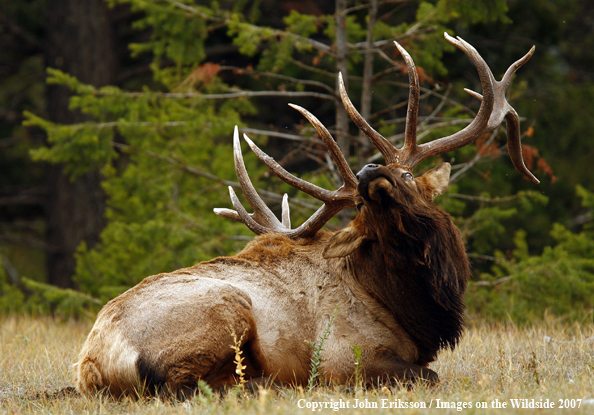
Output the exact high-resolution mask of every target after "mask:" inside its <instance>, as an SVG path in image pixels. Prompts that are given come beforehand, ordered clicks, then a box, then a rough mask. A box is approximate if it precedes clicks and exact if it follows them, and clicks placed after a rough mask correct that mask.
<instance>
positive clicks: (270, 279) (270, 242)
mask: <svg viewBox="0 0 594 415" xmlns="http://www.w3.org/2000/svg"><path fill="white" fill-rule="evenodd" d="M444 35H445V37H446V39H447V40H448V41H449V42H450V43H452V44H453V45H455V46H456V47H458V48H459V49H461V50H462V51H463V52H464V53H465V54H466V55H468V57H469V58H470V59H471V60H472V62H473V63H474V65H475V66H476V68H477V71H478V75H479V78H480V82H481V85H482V89H483V94H482V95H480V94H478V93H476V92H473V91H468V92H469V93H470V94H471V95H473V96H475V97H477V98H479V99H480V100H481V104H480V109H479V111H478V113H477V115H476V117H475V118H474V119H473V121H472V122H471V123H470V124H469V125H468V126H467V127H466V128H464V129H463V130H461V131H459V132H457V133H455V134H453V135H451V136H448V137H443V138H440V139H437V140H434V141H432V142H429V143H424V144H418V143H417V138H416V126H417V112H418V106H419V80H418V75H417V70H416V68H415V65H414V63H413V61H412V59H411V57H410V56H409V55H408V53H407V52H406V51H405V50H404V49H403V48H402V47H401V46H400V45H399V44H397V43H396V47H397V48H398V50H399V51H400V53H401V54H402V56H403V57H404V60H405V63H406V66H407V68H408V76H409V83H410V90H409V102H408V111H407V116H406V131H405V140H404V144H403V146H402V148H400V149H396V148H395V147H394V146H393V145H392V144H391V143H390V142H389V141H388V140H387V139H385V138H384V137H382V136H381V135H380V134H379V133H378V132H376V131H375V130H374V129H372V128H371V127H370V126H369V124H368V123H367V122H366V121H365V120H364V119H363V117H362V116H361V115H360V114H359V113H358V112H357V110H356V109H355V107H354V106H353V104H352V103H351V101H350V99H349V98H348V96H347V93H346V91H345V88H344V84H343V82H342V78H341V77H340V76H339V87H340V96H341V99H342V101H343V103H344V105H345V107H346V109H347V110H348V113H349V114H350V116H351V118H352V120H353V121H354V123H355V124H356V125H357V127H358V128H359V129H360V130H361V131H363V132H364V133H365V135H366V136H367V137H368V138H369V140H370V141H371V142H372V143H373V144H374V145H375V147H377V149H378V150H379V151H380V152H381V154H382V155H383V157H384V159H385V161H386V165H385V166H382V165H376V164H368V165H367V166H365V167H364V168H363V169H362V170H361V171H360V172H359V173H358V174H356V175H355V174H353V172H352V171H351V169H350V168H349V166H348V164H347V161H346V160H345V158H344V156H343V155H342V154H341V152H340V150H339V148H338V146H337V144H336V143H335V141H334V139H333V138H332V136H331V135H330V133H329V132H328V130H327V129H326V128H325V127H324V126H323V125H322V124H321V123H320V121H319V120H318V119H317V118H316V117H315V116H314V115H312V114H311V113H310V112H308V111H307V110H305V109H303V108H301V107H298V106H297V105H291V106H292V107H293V108H295V109H296V110H297V111H299V112H301V114H303V116H304V117H305V118H307V119H308V120H309V122H310V123H311V124H312V125H313V126H314V127H315V129H316V130H317V132H318V134H319V135H320V137H321V138H322V140H323V141H324V143H325V145H326V147H327V148H328V151H329V152H330V155H331V156H332V158H333V160H334V162H335V164H336V166H337V168H338V170H339V172H340V174H341V176H342V179H343V180H344V184H343V185H342V186H341V187H340V188H339V189H337V190H335V191H328V190H325V189H322V188H319V187H317V186H315V185H313V184H311V183H308V182H306V181H304V180H302V179H299V178H297V177H295V176H293V175H291V174H290V173H288V172H287V171H286V170H284V169H283V168H282V167H281V166H280V165H279V164H278V163H277V162H276V161H274V160H273V159H272V158H270V157H269V156H267V155H266V154H265V153H263V152H262V151H261V150H260V149H259V148H258V147H257V146H256V145H255V144H254V143H253V142H252V141H251V140H250V139H249V138H247V136H244V137H245V140H246V141H247V143H248V145H249V146H250V147H251V149H252V150H253V151H254V152H255V153H256V155H257V156H258V157H259V158H260V159H261V160H262V161H263V162H264V163H265V164H266V165H267V166H268V167H269V168H270V169H271V170H272V172H274V173H275V174H276V175H277V176H279V177H280V178H281V179H282V180H284V181H285V182H287V183H289V184H290V185H291V186H294V187H295V188H297V189H299V190H301V191H303V192H305V193H307V194H309V195H311V196H313V197H315V198H317V199H319V200H320V201H323V202H324V203H323V206H322V207H321V208H320V209H319V210H318V211H316V212H315V213H314V214H313V215H312V216H311V217H310V218H309V219H308V220H307V221H305V222H304V223H303V224H302V225H301V226H299V227H297V228H295V229H292V228H291V226H290V220H289V208H288V203H287V199H286V197H285V198H284V202H283V211H282V220H278V219H277V218H276V217H275V215H274V214H273V213H272V211H271V210H270V209H269V208H268V207H267V206H266V205H265V203H264V202H263V201H262V199H260V197H259V196H258V194H257V193H256V190H255V189H254V187H253V185H252V184H251V182H250V179H249V178H248V175H247V172H246V168H245V166H244V163H243V157H242V154H241V149H240V142H239V134H238V131H237V128H236V129H235V134H234V138H233V144H234V159H235V166H236V171H237V175H238V178H239V181H240V183H241V187H242V190H243V192H244V194H245V196H246V198H247V200H248V201H249V204H250V205H251V206H252V208H253V209H254V213H253V214H249V213H248V212H247V211H246V210H245V209H244V207H243V206H242V205H241V204H240V202H239V200H238V199H237V196H236V195H235V192H234V191H233V189H232V188H229V191H230V195H231V200H232V203H233V206H234V207H235V210H229V209H215V213H217V214H218V215H220V216H223V217H226V218H230V219H234V220H237V221H240V222H243V223H245V225H247V226H248V227H249V229H251V230H252V231H253V232H255V233H256V234H257V235H259V236H258V237H257V238H255V239H254V240H253V241H252V242H250V243H249V244H248V245H247V246H246V247H245V248H244V249H243V250H242V251H241V252H240V253H239V254H237V255H234V256H230V257H219V258H215V259H213V260H210V261H207V262H202V263H199V264H197V265H195V266H192V267H189V268H183V269H180V270H177V271H174V272H170V273H164V274H159V275H154V276H151V277H147V278H146V279H144V280H143V281H142V282H140V283H139V284H138V285H136V286H135V287H133V288H131V289H130V290H128V291H126V292H125V293H123V294H121V295H120V296H118V297H117V298H115V299H113V300H111V301H110V302H108V303H107V304H106V305H105V306H104V307H103V309H102V310H101V312H100V313H99V315H98V317H97V321H96V322H95V325H94V327H93V329H92V330H91V332H90V334H89V336H88V338H87V340H86V342H85V344H84V346H83V349H82V351H81V353H80V356H79V361H78V363H76V364H75V365H74V371H75V382H76V387H77V388H78V390H79V391H81V392H83V393H88V394H92V393H95V392H97V391H103V392H106V393H109V394H111V395H113V396H116V397H117V396H121V395H135V394H139V393H140V394H143V393H146V394H158V395H169V396H170V395H173V396H178V397H183V396H187V395H188V394H191V393H192V392H193V391H195V389H196V387H197V383H198V381H199V380H203V381H205V382H207V383H208V384H209V385H211V386H212V387H222V386H225V385H230V384H234V383H235V364H234V362H233V359H234V350H233V349H232V348H231V347H230V346H231V345H233V344H234V340H233V336H234V334H237V337H239V336H240V335H242V334H243V336H242V337H241V342H240V347H241V349H242V350H243V352H244V354H243V356H245V360H244V365H245V366H246V369H244V376H245V378H246V379H256V378H271V379H274V380H276V381H277V382H281V383H284V384H293V385H299V384H304V383H306V382H307V380H308V372H309V366H310V358H311V356H312V350H311V347H310V345H308V343H310V344H312V343H314V342H316V341H317V340H318V339H319V338H320V337H321V336H322V334H323V333H324V331H325V330H327V327H328V322H329V318H330V316H331V315H335V318H334V320H333V322H332V325H331V326H330V330H329V333H328V337H327V339H326V340H325V343H324V348H323V364H322V368H321V376H322V377H323V378H324V379H325V380H326V381H329V382H337V383H340V384H347V383H349V381H351V379H352V378H353V374H354V372H355V363H356V362H355V357H354V355H353V352H352V348H353V346H357V347H359V348H360V350H361V351H362V358H361V360H360V362H358V363H359V364H360V365H361V366H360V367H361V368H362V374H363V375H364V377H365V379H366V381H367V382H369V383H377V382H383V381H389V380H391V379H394V378H396V379H397V380H399V381H403V382H408V381H414V380H416V379H426V380H428V381H430V382H435V381H437V380H438V376H437V374H436V373H435V372H434V371H432V370H431V369H429V368H428V367H427V366H428V364H429V363H430V362H432V361H433V360H435V358H436V356H437V353H438V352H439V351H440V349H443V348H453V347H454V346H455V345H456V344H457V342H458V340H459V339H460V337H461V335H462V332H463V326H464V322H463V319H464V318H463V315H464V301H463V297H464V292H465V289H466V283H467V279H468V276H469V266H468V260H467V257H466V253H465V250H464V244H463V242H462V239H461V237H460V232H459V230H458V229H457V228H456V227H455V226H454V224H453V223H452V220H451V218H450V216H449V215H448V214H447V213H446V212H444V211H443V210H441V209H439V208H438V207H436V206H435V205H434V204H433V199H434V198H435V197H436V196H438V195H440V194H441V193H443V192H444V191H445V190H446V188H447V187H448V182H449V175H450V165H449V164H448V163H442V164H440V165H439V166H437V167H435V168H433V169H431V170H429V171H427V172H425V173H424V174H422V175H420V176H419V177H416V178H415V177H413V174H412V171H413V169H414V167H415V166H416V165H417V164H418V163H419V162H421V161H422V160H424V159H426V158H428V157H432V156H436V155H439V154H441V153H445V152H448V151H452V150H455V149H458V148H461V147H463V146H465V145H467V144H469V143H471V142H473V141H474V140H476V139H477V138H478V137H479V136H481V135H483V134H485V133H486V132H489V131H492V130H494V129H495V128H497V127H498V126H499V125H500V124H501V122H502V121H503V119H504V118H505V120H506V123H507V135H508V149H509V154H510V157H511V160H512V162H513V164H514V166H515V167H516V169H517V170H518V171H519V172H521V173H522V174H523V175H525V176H526V177H527V178H529V179H530V180H532V181H534V182H536V183H538V180H537V179H536V178H535V177H534V176H533V175H532V173H531V172H530V171H529V170H528V169H527V167H526V166H525V164H524V161H523V159H522V151H521V143H520V129H519V118H518V115H517V113H516V112H515V110H514V109H513V108H512V107H511V106H510V105H509V103H508V102H507V100H506V97H505V95H506V91H507V89H508V87H509V85H510V82H511V78H512V76H513V74H514V73H515V72H516V70H517V69H518V68H519V67H521V66H522V65H523V64H524V63H525V62H526V61H527V60H528V59H529V58H530V56H531V55H532V53H533V52H534V47H533V48H532V49H531V50H530V51H529V52H528V53H527V54H526V55H525V56H524V57H523V58H522V59H520V60H518V61H517V62H515V63H514V64H513V65H511V66H510V67H509V69H508V70H507V72H506V73H505V75H504V77H503V79H502V80H501V81H496V80H495V78H494V77H493V74H492V73H491V70H490V69H489V67H488V66H487V64H486V63H485V61H484V60H483V59H482V57H481V56H480V55H479V54H478V52H477V51H476V50H475V49H474V48H473V47H472V46H471V45H470V44H468V43H467V42H465V41H464V40H462V39H460V38H453V37H450V36H449V35H447V34H444ZM347 207H356V209H357V210H358V215H357V217H356V218H355V219H354V220H353V221H352V222H351V223H349V224H348V225H347V226H346V227H345V228H343V229H342V230H339V231H338V232H335V233H333V232H329V231H325V230H321V228H322V227H323V226H324V224H325V223H326V222H327V221H328V220H329V219H330V218H331V217H332V216H334V215H335V214H336V213H337V212H339V211H340V210H341V209H345V208H347ZM335 310H337V311H336V314H334V312H335Z"/></svg>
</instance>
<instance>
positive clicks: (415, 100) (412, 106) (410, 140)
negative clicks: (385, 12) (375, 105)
mask: <svg viewBox="0 0 594 415" xmlns="http://www.w3.org/2000/svg"><path fill="white" fill-rule="evenodd" d="M394 45H396V48H397V49H398V51H399V52H400V54H401V55H402V57H403V58H404V62H405V63H406V69H407V70H408V84H409V87H408V109H407V111H406V127H405V131H404V145H403V146H402V149H401V151H402V152H403V154H412V153H414V152H415V151H416V149H417V115H418V114H419V74H418V73H417V68H416V66H415V63H414V61H413V60H412V58H411V57H410V55H409V54H408V52H407V51H406V49H404V48H403V47H402V46H400V44H399V43H398V42H396V41H394Z"/></svg>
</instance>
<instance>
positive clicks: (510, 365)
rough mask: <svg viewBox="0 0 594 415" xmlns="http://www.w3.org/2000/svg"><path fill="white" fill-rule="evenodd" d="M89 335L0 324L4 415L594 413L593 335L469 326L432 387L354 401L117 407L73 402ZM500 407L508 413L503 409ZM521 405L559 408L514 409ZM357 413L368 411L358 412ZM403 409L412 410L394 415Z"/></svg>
mask: <svg viewBox="0 0 594 415" xmlns="http://www.w3.org/2000/svg"><path fill="white" fill-rule="evenodd" d="M90 327H91V323H90V322H60V321H56V320H53V319H49V318H25V317H2V318H1V320H0V414H103V413H109V414H112V413H113V414H202V413H217V414H218V413H222V414H237V413H240V414H294V413H303V414H305V413H311V412H312V411H314V410H315V411H316V412H318V411H317V405H323V406H324V408H322V409H321V411H320V412H323V413H334V412H335V411H336V412H338V413H344V414H360V413H373V414H388V413H399V414H413V413H414V414H417V413H418V414H431V413H439V414H450V413H451V414H454V413H467V414H471V413H481V414H483V413H485V414H489V413H493V414H495V413H497V414H507V413H522V414H525V413H531V414H532V413H534V414H541V413H547V414H554V413H564V414H565V413H568V414H569V413H571V414H573V413H580V414H591V413H594V327H592V326H580V325H579V324H572V325H560V324H558V323H557V324H552V323H551V324H546V323H541V324H538V325H536V326H534V327H530V328H519V327H516V326H514V325H513V324H505V325H489V324H485V323H473V324H471V325H470V327H469V329H468V331H467V333H466V335H465V336H464V339H463V340H462V342H461V344H460V345H459V347H457V348H456V350H455V351H453V352H450V351H446V352H442V353H441V355H440V356H439V358H438V360H437V361H436V362H434V363H433V364H432V365H431V367H432V368H433V369H434V370H436V371H437V372H438V373H439V374H440V377H441V383H440V384H439V385H437V386H435V387H425V386H422V385H421V386H417V387H415V388H413V389H411V390H407V389H402V388H390V389H388V388H383V389H380V390H367V391H362V390H357V389H355V390H353V391H348V392H345V391H344V390H341V389H340V388H319V389H317V390H314V391H311V392H307V391H303V390H301V389H295V388H286V389H283V390H280V391H276V392H273V391H267V390H265V391H262V392H260V393H259V394H258V395H249V396H248V395H242V394H238V393H235V394H233V393H230V394H228V395H227V396H225V397H222V398H219V397H213V396H207V395H204V394H202V395H198V396H196V397H195V398H194V399H193V400H190V401H186V402H183V403H180V402H163V401H160V400H157V399H149V400H141V401H130V400H125V401H120V402H118V401H114V400H111V399H108V398H105V397H103V398H100V397H95V398H86V397H81V396H79V395H78V394H76V392H74V390H73V388H72V382H71V374H70V372H69V370H70V364H71V363H73V362H74V361H75V359H76V355H77V353H78V350H79V349H80V347H81V345H82V343H83V341H84V339H85V336H86V335H87V333H88V331H89V329H90ZM495 400H497V401H498V402H499V403H500V404H506V405H507V407H506V408H503V407H500V408H497V407H496V406H497V405H496V404H495V402H494V401H495ZM516 402H517V403H524V404H525V405H526V406H530V405H531V404H545V405H546V404H547V403H548V404H553V405H554V408H528V409H513V408H512V403H516ZM357 404H366V405H367V406H368V407H371V408H358V407H357V408H354V406H356V405H357ZM333 405H334V406H340V405H342V408H340V407H333ZM347 405H348V407H347ZM390 405H392V406H393V407H392V408H390ZM398 405H399V406H401V407H402V406H406V405H408V406H409V408H397V407H394V406H398ZM560 405H561V406H564V408H560ZM374 406H377V408H375V407H374ZM382 406H384V407H383V408H382ZM412 406H417V407H418V408H414V407H412ZM469 406H470V407H469ZM477 406H478V407H480V408H479V409H477ZM483 406H484V407H483ZM501 406H503V405H501ZM572 406H573V408H572ZM578 406H579V408H578Z"/></svg>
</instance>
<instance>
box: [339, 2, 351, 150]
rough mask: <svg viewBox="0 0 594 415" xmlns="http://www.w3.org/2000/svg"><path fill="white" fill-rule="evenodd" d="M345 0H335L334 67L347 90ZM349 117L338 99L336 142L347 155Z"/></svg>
mask: <svg viewBox="0 0 594 415" xmlns="http://www.w3.org/2000/svg"><path fill="white" fill-rule="evenodd" d="M346 5H347V2H346V0H336V69H337V70H338V72H340V73H342V79H343V80H344V86H345V88H347V91H348V85H349V84H348V82H349V81H348V78H349V73H348V56H347V53H348V51H347V36H346ZM336 93H337V94H338V95H339V94H340V92H339V89H338V78H336ZM348 131H349V118H348V114H347V112H346V109H345V108H344V106H343V105H342V103H341V102H340V101H339V102H337V103H336V142H337V143H338V147H340V149H341V150H342V152H343V154H345V156H346V157H347V158H348V156H349V147H350V146H349V140H348Z"/></svg>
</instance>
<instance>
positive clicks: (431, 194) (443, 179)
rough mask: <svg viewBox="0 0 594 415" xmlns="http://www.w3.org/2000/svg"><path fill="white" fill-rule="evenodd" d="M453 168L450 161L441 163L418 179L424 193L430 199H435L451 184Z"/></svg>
mask: <svg viewBox="0 0 594 415" xmlns="http://www.w3.org/2000/svg"><path fill="white" fill-rule="evenodd" d="M451 170H452V166H451V165H450V163H441V164H440V165H439V166H437V167H434V168H432V169H431V170H429V171H427V172H425V174H423V175H422V176H421V177H419V178H418V179H417V183H418V184H421V186H422V187H423V190H424V193H425V194H426V196H427V197H428V198H429V199H430V200H433V199H435V197H437V196H439V195H440V194H442V193H443V192H445V191H446V189H447V188H448V185H449V184H450V171H451Z"/></svg>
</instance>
